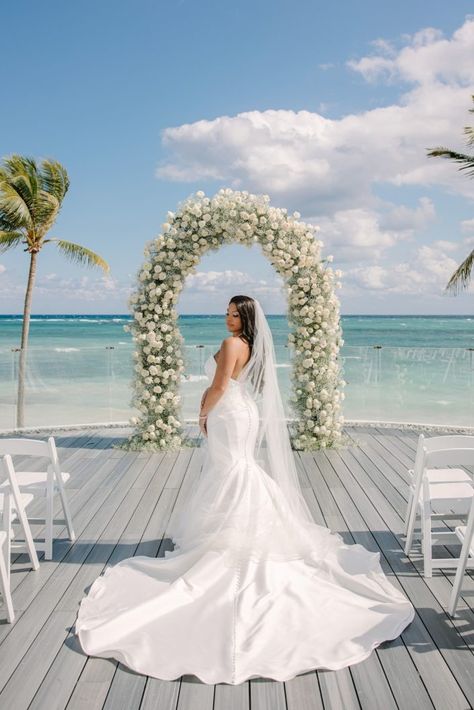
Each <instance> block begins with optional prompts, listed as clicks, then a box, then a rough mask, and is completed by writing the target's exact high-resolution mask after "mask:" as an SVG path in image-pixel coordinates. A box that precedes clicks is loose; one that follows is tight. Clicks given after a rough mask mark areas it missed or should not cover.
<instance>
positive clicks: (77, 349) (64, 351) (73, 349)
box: [53, 348, 80, 353]
mask: <svg viewBox="0 0 474 710" xmlns="http://www.w3.org/2000/svg"><path fill="white" fill-rule="evenodd" d="M53 350H54V351H55V352H57V353H73V352H77V353H78V352H80V348H53Z"/></svg>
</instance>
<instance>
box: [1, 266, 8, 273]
mask: <svg viewBox="0 0 474 710" xmlns="http://www.w3.org/2000/svg"><path fill="white" fill-rule="evenodd" d="M6 270H7V267H6V266H4V265H3V264H0V274H3V273H4V272H5V271H6Z"/></svg>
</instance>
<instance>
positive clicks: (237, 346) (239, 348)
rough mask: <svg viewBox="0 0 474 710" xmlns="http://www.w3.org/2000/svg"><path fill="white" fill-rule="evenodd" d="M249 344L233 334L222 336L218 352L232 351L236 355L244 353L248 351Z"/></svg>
mask: <svg viewBox="0 0 474 710" xmlns="http://www.w3.org/2000/svg"><path fill="white" fill-rule="evenodd" d="M248 349H249V346H248V345H247V343H246V342H244V341H243V340H242V339H241V338H236V337H235V336H233V335H229V337H228V338H224V340H223V341H222V343H221V347H220V350H219V352H228V353H234V354H236V355H240V354H243V355H245V354H246V353H247V352H248Z"/></svg>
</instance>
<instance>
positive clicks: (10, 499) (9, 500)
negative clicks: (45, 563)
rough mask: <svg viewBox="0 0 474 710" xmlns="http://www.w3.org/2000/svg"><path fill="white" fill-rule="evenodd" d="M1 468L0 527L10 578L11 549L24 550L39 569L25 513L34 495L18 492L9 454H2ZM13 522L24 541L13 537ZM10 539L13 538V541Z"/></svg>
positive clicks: (32, 563)
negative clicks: (0, 516)
mask: <svg viewBox="0 0 474 710" xmlns="http://www.w3.org/2000/svg"><path fill="white" fill-rule="evenodd" d="M1 468H2V470H3V473H4V474H5V475H6V478H5V479H4V480H3V481H2V483H1V485H0V506H1V510H2V523H1V525H0V529H1V530H3V532H4V533H5V541H4V543H3V546H4V557H5V564H6V574H7V577H8V579H10V555H11V553H12V552H13V551H15V552H26V553H27V554H28V556H29V558H30V560H31V566H32V568H33V569H34V570H37V569H39V562H38V555H37V554H36V548H35V544H34V541H33V536H32V534H31V529H30V525H29V522H28V518H27V515H26V508H27V506H28V505H29V504H30V503H32V502H33V500H34V496H33V495H32V494H31V493H20V489H19V487H18V482H17V480H16V477H15V470H14V468H13V462H12V459H11V456H8V455H6V456H3V458H2V459H1ZM14 523H18V524H19V526H20V528H21V529H22V531H23V538H24V541H19V540H17V539H15V534H14V530H13V524H14ZM12 540H15V542H13V541H12Z"/></svg>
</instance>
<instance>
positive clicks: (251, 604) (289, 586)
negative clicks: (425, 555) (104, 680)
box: [76, 355, 415, 684]
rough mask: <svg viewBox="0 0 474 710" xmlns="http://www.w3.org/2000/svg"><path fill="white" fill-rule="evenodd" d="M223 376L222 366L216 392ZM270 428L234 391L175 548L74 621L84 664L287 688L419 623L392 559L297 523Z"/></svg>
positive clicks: (138, 568)
mask: <svg viewBox="0 0 474 710" xmlns="http://www.w3.org/2000/svg"><path fill="white" fill-rule="evenodd" d="M215 367H216V362H215V359H214V357H213V356H212V355H211V356H210V358H209V359H208V360H207V362H206V365H205V368H206V374H207V375H208V377H209V378H210V380H211V381H212V378H213V375H214V371H215ZM258 427H259V413H258V407H257V404H256V402H255V401H254V399H253V397H252V396H251V395H250V394H249V391H248V390H247V387H246V385H245V384H244V383H241V382H239V381H237V380H234V379H231V380H230V382H229V385H228V387H227V389H226V391H225V393H224V395H223V396H222V397H221V399H220V400H219V401H218V403H217V404H216V405H215V406H214V407H213V409H212V410H211V411H210V413H209V416H208V423H207V432H208V437H207V439H205V440H204V447H205V458H204V464H203V468H202V471H201V474H200V476H199V477H198V478H197V479H196V481H195V482H194V485H193V488H192V491H191V493H190V494H189V495H188V496H187V499H186V504H185V506H184V507H183V508H182V509H181V511H180V514H179V515H178V516H177V517H176V518H175V521H174V525H172V526H171V529H170V530H169V531H168V536H170V537H172V539H173V540H174V542H175V545H176V547H175V549H174V550H172V551H167V552H165V557H162V558H151V557H144V556H139V557H132V558H130V559H126V560H124V561H122V562H120V563H119V564H117V565H115V566H114V567H109V568H107V569H106V570H105V573H104V574H103V575H102V576H100V577H99V578H98V579H97V580H96V581H95V582H94V583H93V585H92V587H91V589H90V592H89V594H88V596H87V597H85V598H84V599H83V600H82V602H81V606H80V610H79V614H78V618H77V622H76V633H77V634H78V636H79V639H80V642H81V645H82V648H83V649H84V651H85V652H86V653H88V654H90V655H93V656H104V657H113V658H115V659H117V660H119V661H121V662H122V663H124V664H125V665H126V666H128V667H129V668H131V669H133V670H134V671H137V672H139V673H143V674H146V675H150V676H154V677H156V678H161V679H166V680H171V679H175V678H179V677H180V676H181V675H183V674H192V675H195V676H198V677H199V678H200V679H201V680H202V681H204V682H205V683H219V682H224V683H231V684H237V683H241V682H243V681H245V680H247V679H249V678H253V677H265V678H272V679H275V680H279V681H284V680H288V679H290V678H293V677H295V676H296V675H298V674H299V673H303V672H305V671H309V670H311V669H315V668H326V669H334V670H336V669H339V668H343V667H344V666H348V665H350V664H353V663H358V662H359V661H362V660H363V659H365V658H367V656H369V655H370V653H371V651H372V650H373V649H374V648H375V647H376V646H378V645H379V644H380V643H381V642H383V641H386V640H391V639H394V638H396V637H397V636H398V635H399V634H400V633H401V632H402V631H403V629H404V628H405V627H406V626H407V625H408V624H409V623H410V622H411V621H412V620H413V618H414V613H415V612H414V608H413V606H412V604H411V603H410V601H409V600H408V599H407V598H406V597H405V596H404V595H403V594H402V593H401V592H400V591H398V590H397V589H396V588H395V587H394V586H393V585H392V584H391V583H390V582H389V580H388V579H387V577H386V576H385V575H384V573H383V570H382V568H381V566H380V553H378V552H377V553H374V552H369V551H368V550H367V549H366V548H365V547H363V546H362V545H360V544H351V545H348V544H345V543H344V541H343V539H342V537H341V536H340V535H339V534H337V533H332V532H331V531H330V530H329V529H327V528H326V527H323V526H320V525H317V524H315V523H312V524H308V523H306V522H305V523H302V522H301V521H300V520H298V519H295V518H294V517H293V516H292V514H291V512H290V511H289V509H288V507H287V505H286V500H285V497H284V495H283V494H282V490H281V489H280V488H279V486H278V485H277V484H276V482H275V481H274V480H273V479H272V478H271V477H270V476H269V475H268V474H267V473H266V472H265V470H264V469H263V468H262V467H261V466H260V464H259V463H258V462H257V460H256V459H255V458H254V455H253V452H254V447H255V441H256V438H257V433H258Z"/></svg>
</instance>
